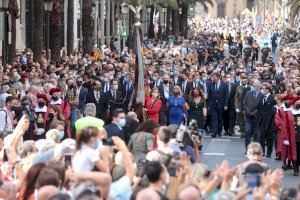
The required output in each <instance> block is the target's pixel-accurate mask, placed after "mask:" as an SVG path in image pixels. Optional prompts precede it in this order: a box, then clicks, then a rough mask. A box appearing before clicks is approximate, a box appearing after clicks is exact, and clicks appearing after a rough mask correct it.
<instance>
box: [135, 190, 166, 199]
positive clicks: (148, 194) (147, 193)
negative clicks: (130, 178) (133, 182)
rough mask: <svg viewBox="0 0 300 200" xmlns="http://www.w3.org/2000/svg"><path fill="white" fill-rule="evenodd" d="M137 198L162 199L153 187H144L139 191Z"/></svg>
mask: <svg viewBox="0 0 300 200" xmlns="http://www.w3.org/2000/svg"><path fill="white" fill-rule="evenodd" d="M136 200H160V196H159V195H158V193H157V192H155V191H154V190H152V189H149V188H147V189H143V190H141V191H139V192H138V194H137V196H136Z"/></svg>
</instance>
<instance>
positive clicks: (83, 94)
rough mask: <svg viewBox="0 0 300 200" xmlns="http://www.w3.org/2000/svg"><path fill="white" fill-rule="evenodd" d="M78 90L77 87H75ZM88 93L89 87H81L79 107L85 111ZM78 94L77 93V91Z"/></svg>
mask: <svg viewBox="0 0 300 200" xmlns="http://www.w3.org/2000/svg"><path fill="white" fill-rule="evenodd" d="M74 90H75V92H76V88H74ZM87 93H88V89H87V88H85V87H81V89H80V92H79V98H78V109H79V110H80V111H81V112H83V111H84V107H85V104H86V95H87ZM75 94H76V93H75Z"/></svg>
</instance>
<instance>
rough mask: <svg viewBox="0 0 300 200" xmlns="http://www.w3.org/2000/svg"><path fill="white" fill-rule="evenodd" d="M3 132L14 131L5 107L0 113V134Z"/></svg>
mask: <svg viewBox="0 0 300 200" xmlns="http://www.w3.org/2000/svg"><path fill="white" fill-rule="evenodd" d="M3 130H6V131H8V132H13V130H14V126H13V123H12V120H11V118H10V116H9V113H8V111H7V109H6V107H5V108H4V109H2V110H1V111H0V132H2V131H3Z"/></svg>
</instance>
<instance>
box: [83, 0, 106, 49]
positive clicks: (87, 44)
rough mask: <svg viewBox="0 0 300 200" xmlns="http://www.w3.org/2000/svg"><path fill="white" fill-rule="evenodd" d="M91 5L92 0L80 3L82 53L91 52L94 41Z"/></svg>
mask: <svg viewBox="0 0 300 200" xmlns="http://www.w3.org/2000/svg"><path fill="white" fill-rule="evenodd" d="M92 5H93V0H84V3H83V5H82V49H83V53H84V54H89V53H91V52H92V47H93V41H94V37H93V33H94V24H93V16H92V10H93V8H92ZM101 28H104V27H101Z"/></svg>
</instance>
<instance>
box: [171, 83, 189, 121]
mask: <svg viewBox="0 0 300 200" xmlns="http://www.w3.org/2000/svg"><path fill="white" fill-rule="evenodd" d="M167 106H168V107H169V124H170V125H171V124H177V125H178V126H180V124H182V121H183V116H184V110H185V108H186V103H185V100H184V97H182V92H181V89H180V87H179V86H175V87H174V88H173V90H172V95H171V96H170V97H169V100H168V105H167Z"/></svg>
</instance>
